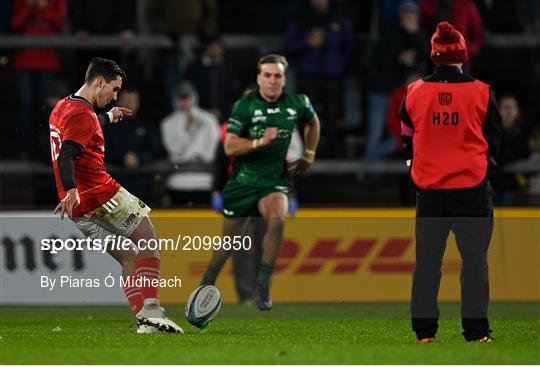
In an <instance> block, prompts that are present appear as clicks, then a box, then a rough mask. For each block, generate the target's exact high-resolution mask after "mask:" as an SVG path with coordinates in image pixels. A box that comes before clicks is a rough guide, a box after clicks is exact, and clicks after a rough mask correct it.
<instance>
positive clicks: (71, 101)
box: [49, 57, 182, 334]
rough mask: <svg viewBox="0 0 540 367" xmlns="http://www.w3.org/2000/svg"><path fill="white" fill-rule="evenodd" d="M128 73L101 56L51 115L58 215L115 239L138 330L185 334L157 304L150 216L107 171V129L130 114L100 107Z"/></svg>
mask: <svg viewBox="0 0 540 367" xmlns="http://www.w3.org/2000/svg"><path fill="white" fill-rule="evenodd" d="M125 76H126V75H125V73H124V71H123V70H122V69H121V68H120V67H119V66H118V65H117V64H116V63H115V62H114V61H112V60H107V59H103V58H99V57H96V58H94V59H93V60H92V61H91V62H90V65H89V66H88V70H87V72H86V76H85V80H84V85H83V86H82V87H81V88H80V89H79V90H78V91H77V92H76V93H74V94H71V95H69V96H67V97H65V98H64V99H62V100H60V101H59V102H58V103H57V104H56V106H55V107H54V109H53V111H52V112H51V116H50V119H49V127H50V139H51V159H52V165H53V169H54V176H55V180H56V186H57V189H58V196H59V197H60V200H61V201H60V204H58V206H57V207H56V209H55V212H58V211H60V216H61V218H62V219H64V215H65V214H67V215H68V217H69V218H70V219H71V220H72V221H73V223H75V225H76V226H77V228H79V230H80V231H81V232H82V233H83V234H84V235H85V236H86V237H89V238H91V239H92V240H99V241H100V242H101V243H102V244H103V243H104V241H106V240H109V242H108V244H107V246H108V247H107V252H108V253H109V254H110V255H111V256H112V257H114V258H115V259H116V260H117V261H118V262H119V263H120V264H121V265H122V275H123V277H124V280H125V282H124V284H123V285H124V292H125V294H126V298H127V300H128V302H129V304H130V306H131V310H132V312H133V314H134V315H135V317H136V319H137V332H138V333H140V334H153V333H158V332H160V331H167V332H182V329H181V328H180V327H179V326H178V325H176V324H175V323H174V322H173V321H172V320H170V319H168V318H167V317H166V315H165V313H164V310H163V307H161V305H160V303H159V297H158V286H157V285H156V284H158V283H159V277H160V253H159V250H150V249H148V248H146V246H145V248H144V249H143V248H140V249H137V246H136V245H138V244H142V243H145V244H146V243H148V241H149V240H156V241H157V240H158V238H157V234H156V232H155V230H154V227H153V225H152V222H150V219H149V218H148V213H149V212H150V208H149V207H148V206H147V205H145V204H144V203H143V202H142V201H140V200H139V199H138V198H136V197H135V196H133V195H131V194H130V193H129V192H128V191H127V190H125V189H124V188H122V187H121V186H120V184H119V183H118V182H116V181H115V180H114V179H113V178H112V177H111V176H110V175H109V174H108V173H107V171H106V169H105V164H104V157H105V140H104V138H103V131H102V130H101V127H102V126H103V125H104V124H107V123H117V122H119V121H121V120H122V118H123V117H124V116H130V115H131V111H130V110H128V109H126V108H121V107H114V108H113V109H111V110H110V111H109V112H107V113H106V114H103V115H100V116H97V115H96V113H95V111H94V108H100V109H102V108H105V107H106V106H107V105H109V103H111V102H112V101H114V100H116V98H117V95H118V92H119V91H120V89H121V88H122V81H123V79H124V78H125ZM119 236H122V237H125V238H129V239H130V240H131V241H132V246H131V248H130V249H123V248H118V246H116V247H117V248H111V246H112V245H113V244H114V243H115V242H118V241H114V238H116V237H119ZM137 250H138V251H137ZM137 284H140V286H137Z"/></svg>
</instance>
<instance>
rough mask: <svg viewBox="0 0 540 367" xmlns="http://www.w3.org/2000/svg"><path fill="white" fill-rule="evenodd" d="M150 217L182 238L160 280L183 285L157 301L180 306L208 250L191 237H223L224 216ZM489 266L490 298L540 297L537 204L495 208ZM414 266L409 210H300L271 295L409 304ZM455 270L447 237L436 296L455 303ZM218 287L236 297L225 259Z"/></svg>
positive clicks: (167, 255) (166, 258) (167, 256)
mask: <svg viewBox="0 0 540 367" xmlns="http://www.w3.org/2000/svg"><path fill="white" fill-rule="evenodd" d="M152 219H153V221H154V223H155V225H156V228H157V230H158V233H159V235H160V237H162V238H173V239H177V238H180V239H182V238H184V239H186V240H182V241H180V248H178V249H176V251H170V250H169V251H164V252H163V254H162V277H163V278H171V277H174V276H175V275H176V276H178V277H180V278H181V279H182V287H181V288H180V289H178V288H164V289H162V290H161V296H162V299H163V301H164V302H166V303H184V302H185V301H186V299H187V297H188V296H189V293H190V292H191V291H192V290H193V289H194V288H195V287H196V286H197V285H198V284H199V282H200V280H201V277H202V274H203V272H204V270H205V268H206V265H207V264H208V261H209V259H210V257H211V251H207V250H203V249H198V246H195V247H197V249H195V248H193V247H194V246H193V245H194V244H195V242H196V241H194V239H195V238H196V237H197V236H198V237H200V238H202V237H204V236H210V237H213V236H221V219H220V217H219V216H217V215H216V214H214V213H212V212H210V211H197V210H186V211H155V212H153V213H152ZM179 236H180V237H179ZM187 239H189V240H190V241H191V242H192V243H191V244H189V245H187V244H188V242H189V241H188V240H187ZM199 241H200V240H199ZM489 264H490V287H491V299H492V300H495V301H540V271H539V265H540V209H539V208H535V209H504V210H498V211H496V217H495V229H494V232H493V238H492V241H491V245H490V250H489ZM413 267H414V211H413V210H411V209H317V210H315V209H309V210H308V209H306V210H303V211H302V210H301V211H299V213H298V215H297V217H296V218H289V219H288V220H287V224H286V227H285V237H284V244H283V248H282V250H281V252H280V256H279V259H278V261H277V264H276V269H275V276H274V280H273V283H272V296H273V298H274V300H275V301H277V302H369V301H408V300H409V297H410V289H411V273H412V270H413ZM460 268H461V261H460V256H459V252H458V251H457V248H456V245H455V240H454V238H453V235H450V237H449V240H448V245H447V249H446V254H445V257H444V261H443V279H442V282H441V288H440V296H439V298H440V300H448V301H458V300H459V298H460V286H459V273H460ZM216 286H217V287H218V288H219V289H220V290H221V291H222V293H223V299H224V302H236V301H237V297H236V291H235V288H234V279H233V275H232V267H231V264H230V262H229V263H228V264H227V265H226V266H225V268H224V270H223V271H222V274H221V275H220V277H219V280H218V282H217V284H216Z"/></svg>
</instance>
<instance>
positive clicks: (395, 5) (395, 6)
mask: <svg viewBox="0 0 540 367" xmlns="http://www.w3.org/2000/svg"><path fill="white" fill-rule="evenodd" d="M403 3H413V4H418V0H382V2H381V3H380V4H381V30H382V31H383V32H386V31H391V30H394V29H397V28H398V27H399V11H398V10H399V7H400V6H401V5H403Z"/></svg>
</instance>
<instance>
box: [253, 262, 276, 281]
mask: <svg viewBox="0 0 540 367" xmlns="http://www.w3.org/2000/svg"><path fill="white" fill-rule="evenodd" d="M273 272H274V265H268V264H265V263H261V270H260V271H259V278H258V279H257V282H258V283H262V284H265V285H268V284H269V283H270V278H271V277H272V273H273Z"/></svg>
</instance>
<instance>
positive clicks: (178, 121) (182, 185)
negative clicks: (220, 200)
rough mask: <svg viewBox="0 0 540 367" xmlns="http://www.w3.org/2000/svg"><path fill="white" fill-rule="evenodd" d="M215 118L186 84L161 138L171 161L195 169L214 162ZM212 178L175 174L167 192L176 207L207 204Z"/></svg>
mask: <svg viewBox="0 0 540 367" xmlns="http://www.w3.org/2000/svg"><path fill="white" fill-rule="evenodd" d="M219 136H220V132H219V124H218V121H217V120H216V118H215V116H214V115H212V114H211V113H209V112H206V111H204V110H203V109H201V108H199V107H198V105H197V92H196V90H195V89H194V87H193V85H192V84H191V83H188V82H183V83H181V84H180V85H179V87H178V91H177V110H176V111H174V112H173V113H172V114H170V115H169V116H167V117H166V118H165V119H164V120H163V121H162V122H161V137H162V140H163V144H164V147H165V149H166V150H167V152H168V154H169V160H170V162H171V163H173V164H185V165H189V166H190V167H194V168H196V167H197V166H202V167H204V165H205V164H206V165H208V164H210V163H212V162H213V160H214V157H215V152H216V147H217V144H218V143H219ZM210 186H211V175H210V174H209V173H208V172H182V173H173V174H172V175H171V176H169V178H168V180H167V188H168V189H169V193H170V196H171V201H172V203H173V204H185V203H187V202H188V201H189V202H195V203H204V204H206V203H208V202H209V195H210Z"/></svg>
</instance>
